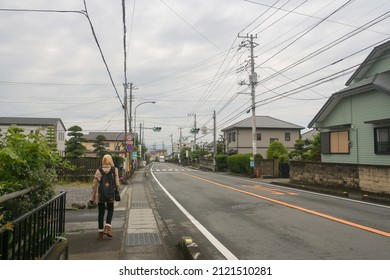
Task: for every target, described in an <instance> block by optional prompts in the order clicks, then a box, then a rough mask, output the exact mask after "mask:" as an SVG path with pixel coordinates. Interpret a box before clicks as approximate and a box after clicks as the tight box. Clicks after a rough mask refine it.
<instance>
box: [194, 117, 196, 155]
mask: <svg viewBox="0 0 390 280" xmlns="http://www.w3.org/2000/svg"><path fill="white" fill-rule="evenodd" d="M194 128H195V131H194V151H196V114H194Z"/></svg>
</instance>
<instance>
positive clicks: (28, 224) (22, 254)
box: [0, 192, 67, 260]
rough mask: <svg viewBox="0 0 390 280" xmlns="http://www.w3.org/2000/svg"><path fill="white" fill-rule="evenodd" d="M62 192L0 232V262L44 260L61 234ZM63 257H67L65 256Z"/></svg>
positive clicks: (59, 239)
mask: <svg viewBox="0 0 390 280" xmlns="http://www.w3.org/2000/svg"><path fill="white" fill-rule="evenodd" d="M65 202H66V192H62V193H60V194H58V195H57V196H55V197H54V198H52V199H51V200H49V201H47V202H46V203H44V204H43V205H41V206H39V207H38V208H36V209H35V210H33V211H31V212H29V213H27V214H25V215H22V216H21V217H19V218H17V219H15V220H14V221H13V222H12V225H13V228H12V230H7V229H6V228H5V227H2V228H0V259H2V260H36V259H44V258H45V256H46V255H47V254H48V253H49V252H50V250H51V249H52V248H53V247H54V246H55V245H56V244H57V243H59V242H61V241H62V239H61V237H62V236H63V235H64V233H65ZM66 257H67V256H66Z"/></svg>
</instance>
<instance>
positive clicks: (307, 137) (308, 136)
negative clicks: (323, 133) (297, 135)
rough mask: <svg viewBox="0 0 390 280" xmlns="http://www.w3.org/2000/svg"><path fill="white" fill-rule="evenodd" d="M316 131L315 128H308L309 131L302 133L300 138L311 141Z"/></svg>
mask: <svg viewBox="0 0 390 280" xmlns="http://www.w3.org/2000/svg"><path fill="white" fill-rule="evenodd" d="M318 133H320V132H319V131H318V130H317V129H310V130H309V131H306V132H305V133H302V140H304V141H311V140H313V139H314V136H316V135H317V134H318Z"/></svg>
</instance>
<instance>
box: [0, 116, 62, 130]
mask: <svg viewBox="0 0 390 280" xmlns="http://www.w3.org/2000/svg"><path fill="white" fill-rule="evenodd" d="M58 122H59V123H60V124H61V125H62V127H63V128H64V130H66V128H65V125H64V123H63V122H62V120H61V119H60V118H27V117H26V118H21V117H0V125H12V124H16V125H20V126H22V125H27V126H29V125H36V126H49V125H56V124H57V123H58Z"/></svg>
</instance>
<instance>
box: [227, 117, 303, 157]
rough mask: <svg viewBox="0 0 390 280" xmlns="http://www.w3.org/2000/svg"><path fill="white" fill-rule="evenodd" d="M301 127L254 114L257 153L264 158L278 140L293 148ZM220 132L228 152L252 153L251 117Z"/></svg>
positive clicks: (288, 147)
mask: <svg viewBox="0 0 390 280" xmlns="http://www.w3.org/2000/svg"><path fill="white" fill-rule="evenodd" d="M303 128H304V127H302V126H299V125H296V124H292V123H289V122H286V121H282V120H279V119H276V118H273V117H269V116H256V137H257V138H256V139H257V141H256V146H257V153H259V154H261V155H262V156H263V158H266V155H267V150H268V148H269V145H270V144H271V143H272V142H273V141H280V142H281V143H283V145H284V146H285V147H286V148H287V149H294V144H295V141H296V140H298V139H299V138H300V136H301V130H302V129H303ZM222 132H223V133H224V139H225V146H226V152H227V153H228V154H250V153H252V117H249V118H246V119H244V120H242V121H239V122H237V123H235V124H233V125H231V126H229V127H227V128H224V129H222Z"/></svg>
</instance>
